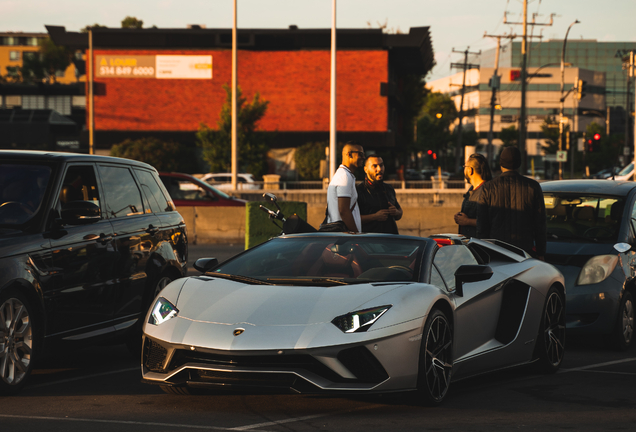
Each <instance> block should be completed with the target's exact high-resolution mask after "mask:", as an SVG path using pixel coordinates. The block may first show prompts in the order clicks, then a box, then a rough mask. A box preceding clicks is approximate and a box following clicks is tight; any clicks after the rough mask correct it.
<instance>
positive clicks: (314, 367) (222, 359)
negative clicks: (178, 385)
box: [169, 350, 355, 382]
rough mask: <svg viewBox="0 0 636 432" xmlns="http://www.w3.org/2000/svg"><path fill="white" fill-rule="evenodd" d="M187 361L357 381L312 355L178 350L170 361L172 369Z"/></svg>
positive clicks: (337, 380)
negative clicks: (295, 372)
mask: <svg viewBox="0 0 636 432" xmlns="http://www.w3.org/2000/svg"><path fill="white" fill-rule="evenodd" d="M187 363H202V364H206V365H209V366H224V367H233V368H253V369H276V370H285V371H297V370H305V371H308V372H311V373H314V374H316V375H318V376H321V377H323V378H325V379H328V380H329V381H331V382H355V380H350V379H347V378H343V377H341V376H340V375H338V374H337V373H335V372H334V371H332V370H331V369H330V368H328V367H327V366H325V365H324V364H322V363H321V362H320V361H318V360H316V359H315V358H313V357H312V356H310V355H305V354H294V355H279V354H274V355H258V356H254V355H236V354H229V355H226V354H211V353H202V352H192V351H186V350H177V351H175V353H174V356H173V357H172V360H171V361H170V367H169V369H170V370H174V369H176V368H178V367H180V366H183V365H184V364H187Z"/></svg>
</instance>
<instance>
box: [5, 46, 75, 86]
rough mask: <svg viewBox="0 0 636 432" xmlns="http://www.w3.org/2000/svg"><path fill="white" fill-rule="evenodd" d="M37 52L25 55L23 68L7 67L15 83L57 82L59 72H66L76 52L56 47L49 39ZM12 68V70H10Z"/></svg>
mask: <svg viewBox="0 0 636 432" xmlns="http://www.w3.org/2000/svg"><path fill="white" fill-rule="evenodd" d="M39 47H40V49H39V50H38V51H37V52H30V53H24V57H23V60H22V66H13V67H7V72H8V76H9V77H11V78H12V80H13V81H15V82H19V81H22V82H42V81H44V80H45V79H47V78H48V80H49V82H51V83H54V82H56V81H57V75H56V74H57V72H58V71H65V70H66V68H67V67H68V66H69V65H70V64H71V61H72V59H73V54H74V52H75V51H74V50H72V49H70V48H67V47H64V46H61V45H55V43H54V42H53V41H52V40H51V39H49V38H45V39H41V40H40V42H39ZM9 68H10V69H9Z"/></svg>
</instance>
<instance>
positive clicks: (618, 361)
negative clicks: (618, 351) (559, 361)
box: [557, 357, 636, 373]
mask: <svg viewBox="0 0 636 432" xmlns="http://www.w3.org/2000/svg"><path fill="white" fill-rule="evenodd" d="M632 361H636V357H632V358H626V359H622V360H614V361H610V362H605V363H597V364H593V365H588V366H581V367H578V368H572V369H563V368H561V369H559V371H558V372H557V373H566V372H579V371H584V370H588V369H594V368H597V367H603V366H611V365H615V364H621V363H628V362H632Z"/></svg>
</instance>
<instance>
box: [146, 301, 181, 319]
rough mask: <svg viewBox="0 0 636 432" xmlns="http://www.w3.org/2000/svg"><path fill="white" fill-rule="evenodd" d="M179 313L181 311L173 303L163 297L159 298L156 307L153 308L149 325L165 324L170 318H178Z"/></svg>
mask: <svg viewBox="0 0 636 432" xmlns="http://www.w3.org/2000/svg"><path fill="white" fill-rule="evenodd" d="M178 313H179V309H177V308H176V307H175V306H174V305H173V304H172V303H170V302H169V301H168V300H166V299H165V298H163V297H159V298H158V299H157V302H156V303H155V305H154V306H153V307H152V313H151V314H150V318H148V324H154V325H159V324H163V323H165V322H166V321H168V320H169V319H170V318H174V317H176V316H177V314H178Z"/></svg>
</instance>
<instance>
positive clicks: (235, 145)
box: [232, 0, 238, 190]
mask: <svg viewBox="0 0 636 432" xmlns="http://www.w3.org/2000/svg"><path fill="white" fill-rule="evenodd" d="M237 1H238V0H234V17H233V21H232V190H236V189H237V179H236V174H237V173H238V143H237V137H236V129H237V124H238V119H237V117H236V116H237V103H236V93H237V91H236V85H237V83H236V81H237V80H236V2H237Z"/></svg>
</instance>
